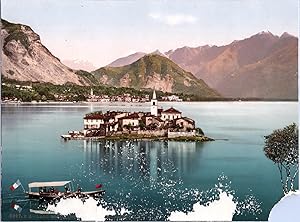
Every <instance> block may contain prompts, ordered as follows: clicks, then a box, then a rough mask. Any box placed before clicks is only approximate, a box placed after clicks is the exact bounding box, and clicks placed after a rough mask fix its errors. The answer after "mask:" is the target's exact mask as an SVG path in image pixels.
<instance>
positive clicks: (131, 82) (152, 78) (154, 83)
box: [92, 54, 220, 97]
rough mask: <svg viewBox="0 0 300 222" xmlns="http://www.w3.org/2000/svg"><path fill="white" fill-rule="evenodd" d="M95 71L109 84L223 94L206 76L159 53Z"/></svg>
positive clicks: (213, 95) (94, 72) (181, 91)
mask: <svg viewBox="0 0 300 222" xmlns="http://www.w3.org/2000/svg"><path fill="white" fill-rule="evenodd" d="M92 73H93V74H94V75H95V76H96V78H98V79H99V81H100V82H101V83H102V84H106V85H112V86H113V85H114V86H120V87H132V88H135V89H147V88H148V89H149V88H151V89H156V90H160V91H163V92H174V93H184V94H192V93H194V94H195V95H202V96H203V97H207V96H211V97H220V95H219V94H218V93H217V92H216V91H214V90H212V89H210V88H209V87H208V86H207V84H206V83H205V82H204V81H203V80H200V79H197V78H195V76H194V75H193V74H192V73H189V72H186V71H185V70H183V69H182V68H181V67H179V66H178V65H177V64H175V63H174V62H172V61H171V60H170V59H168V58H166V57H164V56H160V55H157V54H148V55H145V56H144V57H142V58H140V59H139V60H137V61H136V62H134V63H132V64H129V65H127V66H122V67H108V66H106V67H102V68H99V69H97V70H95V71H93V72H92ZM191 92H192V93H191Z"/></svg>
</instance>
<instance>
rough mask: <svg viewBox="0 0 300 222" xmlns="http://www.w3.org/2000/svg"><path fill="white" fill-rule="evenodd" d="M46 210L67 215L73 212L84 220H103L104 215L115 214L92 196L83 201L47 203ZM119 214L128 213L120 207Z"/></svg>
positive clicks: (73, 199) (69, 199) (64, 200)
mask: <svg viewBox="0 0 300 222" xmlns="http://www.w3.org/2000/svg"><path fill="white" fill-rule="evenodd" d="M47 211H53V212H54V213H56V214H60V215H63V216H68V215H71V214H75V216H76V217H77V218H78V219H81V220H84V221H87V220H89V221H104V220H105V217H106V216H113V215H116V214H117V213H116V211H115V210H110V209H106V208H105V207H103V206H102V205H100V204H99V202H98V201H96V200H95V199H93V198H92V197H90V198H88V199H85V201H84V202H83V201H82V200H81V199H80V198H67V199H61V200H60V201H59V202H58V203H57V204H55V205H54V204H49V205H48V207H47ZM120 213H121V214H125V213H128V211H127V210H126V209H125V208H121V210H120Z"/></svg>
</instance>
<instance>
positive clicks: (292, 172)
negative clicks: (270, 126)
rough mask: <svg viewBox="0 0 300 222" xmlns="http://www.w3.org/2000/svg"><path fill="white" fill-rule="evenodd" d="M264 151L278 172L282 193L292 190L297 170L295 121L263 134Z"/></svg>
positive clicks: (297, 151)
mask: <svg viewBox="0 0 300 222" xmlns="http://www.w3.org/2000/svg"><path fill="white" fill-rule="evenodd" d="M264 153H265V155H266V157H267V158H269V159H270V160H272V161H273V162H274V163H275V164H276V165H277V167H278V170H279V172H280V181H281V185H282V189H283V193H284V194H286V193H288V192H289V191H291V190H294V182H295V178H296V176H297V174H298V171H299V149H298V127H297V125H296V124H295V123H292V124H291V125H289V126H286V127H284V128H283V129H277V130H274V131H273V133H271V134H270V135H268V136H265V147H264Z"/></svg>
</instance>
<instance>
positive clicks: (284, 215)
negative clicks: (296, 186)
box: [268, 190, 300, 222]
mask: <svg viewBox="0 0 300 222" xmlns="http://www.w3.org/2000/svg"><path fill="white" fill-rule="evenodd" d="M299 206H300V190H297V191H295V192H289V193H288V194H286V195H285V196H284V197H282V198H281V200H280V201H279V202H278V203H277V204H275V205H274V207H273V208H272V210H271V212H270V215H269V219H268V221H270V222H277V221H278V222H281V221H285V222H292V221H296V220H297V218H298V220H299V218H300V211H299Z"/></svg>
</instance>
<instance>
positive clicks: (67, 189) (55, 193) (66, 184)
mask: <svg viewBox="0 0 300 222" xmlns="http://www.w3.org/2000/svg"><path fill="white" fill-rule="evenodd" d="M62 187H63V188H64V190H61V188H62ZM28 188H29V190H28V191H27V192H25V193H26V194H27V195H28V198H29V199H44V200H56V199H60V198H68V197H81V198H82V197H93V198H98V197H100V196H101V195H102V194H104V192H105V191H104V190H102V189H99V190H94V191H86V192H82V191H81V189H78V190H76V191H74V188H73V184H72V181H52V182H32V183H29V184H28Z"/></svg>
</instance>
